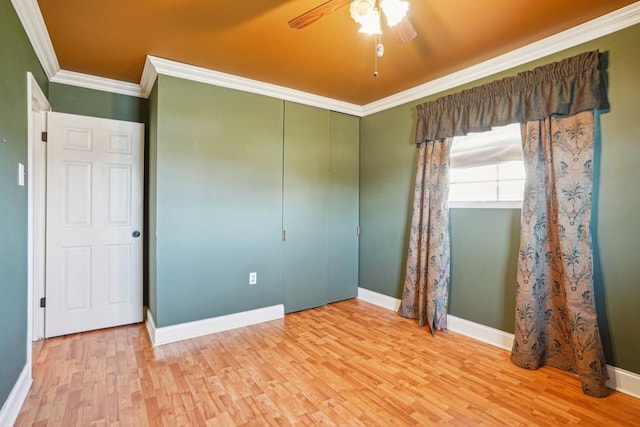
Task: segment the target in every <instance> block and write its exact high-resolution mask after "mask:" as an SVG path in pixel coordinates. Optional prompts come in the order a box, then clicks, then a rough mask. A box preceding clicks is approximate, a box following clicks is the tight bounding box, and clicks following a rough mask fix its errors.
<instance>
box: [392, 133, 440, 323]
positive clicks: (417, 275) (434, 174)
mask: <svg viewBox="0 0 640 427" xmlns="http://www.w3.org/2000/svg"><path fill="white" fill-rule="evenodd" d="M451 141H452V138H445V139H440V140H436V141H426V142H423V143H421V144H419V146H418V168H417V172H416V183H415V189H414V196H413V197H414V198H413V214H412V219H411V231H410V237H409V254H408V258H407V268H406V275H405V281H404V290H403V292H402V301H401V304H400V309H399V310H398V313H399V314H400V315H401V316H404V317H409V318H412V319H418V324H419V325H420V326H424V325H425V324H426V325H429V328H430V330H431V333H432V334H434V333H435V331H436V330H442V329H446V328H447V304H448V295H449V206H448V198H449V151H450V148H451Z"/></svg>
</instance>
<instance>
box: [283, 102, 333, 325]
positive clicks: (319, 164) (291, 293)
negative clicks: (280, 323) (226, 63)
mask: <svg viewBox="0 0 640 427" xmlns="http://www.w3.org/2000/svg"><path fill="white" fill-rule="evenodd" d="M329 123H330V122H329V111H328V110H323V109H320V108H315V107H309V106H305V105H300V104H296V103H292V102H285V119H284V171H283V193H284V194H283V221H282V222H283V230H285V233H286V240H285V241H284V243H283V281H284V286H283V288H284V289H283V291H284V298H283V300H284V308H285V312H287V313H291V312H294V311H300V310H305V309H308V308H313V307H318V306H322V305H325V304H326V303H327V280H328V272H327V264H328V203H329V173H328V171H329V155H330V152H329Z"/></svg>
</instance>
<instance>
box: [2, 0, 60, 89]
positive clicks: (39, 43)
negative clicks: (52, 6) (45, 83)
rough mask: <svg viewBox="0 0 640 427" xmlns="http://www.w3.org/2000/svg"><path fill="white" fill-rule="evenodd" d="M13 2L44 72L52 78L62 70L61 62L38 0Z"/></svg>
mask: <svg viewBox="0 0 640 427" xmlns="http://www.w3.org/2000/svg"><path fill="white" fill-rule="evenodd" d="M11 4H12V5H13V8H14V9H15V11H16V13H17V14H18V19H20V23H21V24H22V28H24V31H25V33H27V37H28V38H29V41H30V42H31V46H33V50H34V52H35V53H36V56H37V57H38V60H39V61H40V65H42V68H43V70H44V73H45V74H46V75H47V78H49V79H51V78H52V77H53V76H54V75H55V74H56V73H57V72H58V71H60V64H59V63H58V57H57V56H56V51H55V50H54V49H53V44H52V43H51V38H50V37H49V32H48V31H47V26H46V25H45V23H44V19H43V18H42V13H41V12H40V6H38V2H37V0H11Z"/></svg>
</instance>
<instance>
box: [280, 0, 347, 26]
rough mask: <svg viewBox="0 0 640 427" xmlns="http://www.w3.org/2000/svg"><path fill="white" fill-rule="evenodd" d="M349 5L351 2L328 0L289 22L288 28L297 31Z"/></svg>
mask: <svg viewBox="0 0 640 427" xmlns="http://www.w3.org/2000/svg"><path fill="white" fill-rule="evenodd" d="M349 3H351V0H329V1H328V2H325V3H322V4H321V5H320V6H317V7H314V8H313V9H311V10H309V11H307V12H305V13H303V14H302V15H300V16H298V17H296V18H293V19H292V20H291V21H289V27H291V28H295V29H296V30H299V29H301V28H304V27H306V26H307V25H310V24H313V23H314V22H316V21H317V20H318V19H320V18H322V17H323V16H325V15H328V14H330V13H333V12H335V11H336V10H338V9H340V8H341V7H344V6H346V5H348V4H349Z"/></svg>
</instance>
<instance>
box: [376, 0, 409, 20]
mask: <svg viewBox="0 0 640 427" xmlns="http://www.w3.org/2000/svg"><path fill="white" fill-rule="evenodd" d="M380 7H381V8H382V11H383V12H384V17H385V19H386V20H387V24H388V25H389V26H390V27H395V26H396V25H398V24H399V23H400V21H402V19H403V18H404V17H405V16H407V12H408V11H409V2H407V1H404V0H382V1H381V2H380Z"/></svg>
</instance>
